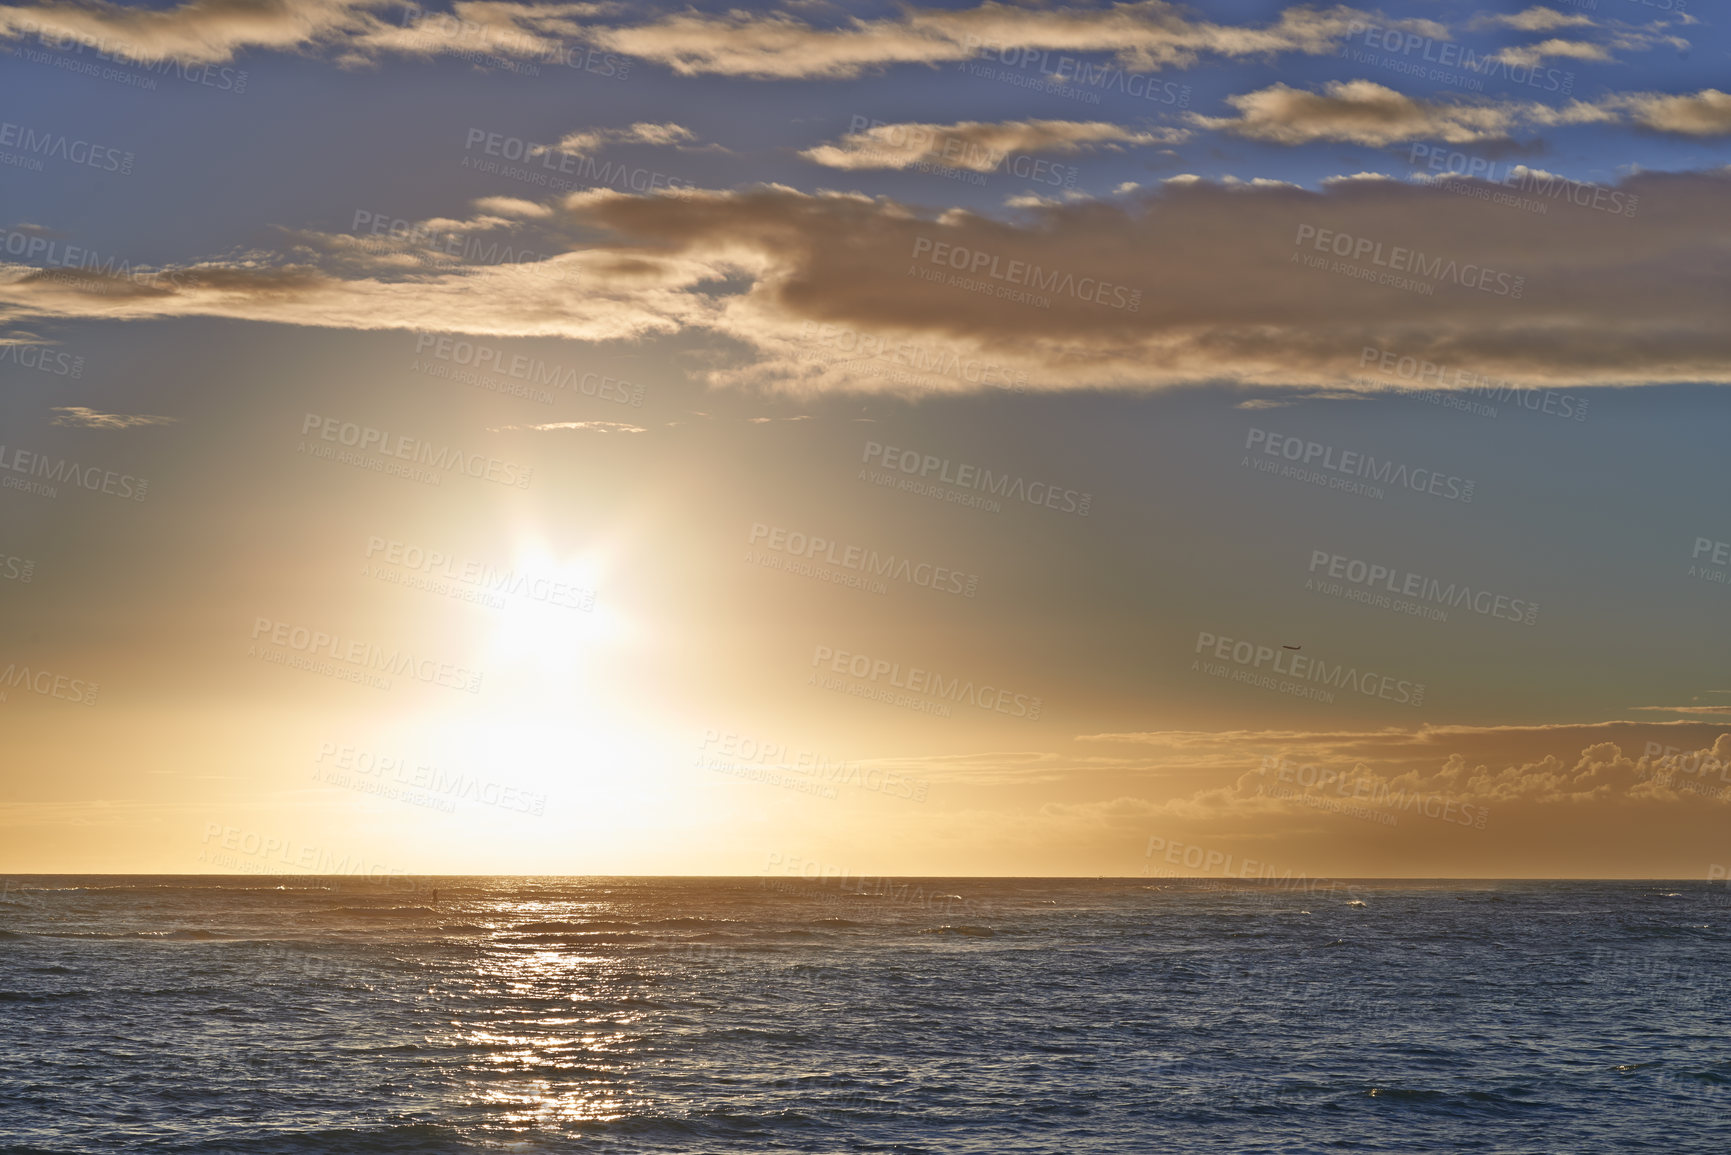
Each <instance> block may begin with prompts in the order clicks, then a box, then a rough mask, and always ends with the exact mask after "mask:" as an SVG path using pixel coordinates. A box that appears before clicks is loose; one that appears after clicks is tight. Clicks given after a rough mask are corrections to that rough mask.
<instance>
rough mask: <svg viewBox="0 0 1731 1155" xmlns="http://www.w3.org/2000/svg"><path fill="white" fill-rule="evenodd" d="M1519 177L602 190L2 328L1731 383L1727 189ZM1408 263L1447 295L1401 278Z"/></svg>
mask: <svg viewBox="0 0 1731 1155" xmlns="http://www.w3.org/2000/svg"><path fill="white" fill-rule="evenodd" d="M1498 187H1499V186H1496V185H1492V184H1484V183H1483V182H1473V181H1467V180H1464V179H1457V180H1452V181H1450V182H1448V183H1447V184H1446V185H1432V184H1422V183H1421V184H1415V183H1407V182H1399V181H1392V180H1360V181H1345V182H1337V183H1333V184H1330V185H1328V186H1327V187H1326V188H1325V189H1324V190H1323V191H1321V192H1312V191H1308V190H1304V189H1299V188H1293V187H1290V186H1285V185H1275V186H1271V185H1255V184H1238V185H1226V184H1220V183H1215V182H1211V181H1202V180H1190V181H1183V182H1176V181H1175V182H1168V183H1166V184H1164V185H1162V186H1161V187H1160V188H1159V189H1157V190H1153V191H1144V192H1137V193H1133V194H1130V195H1128V196H1125V197H1123V198H1119V199H1116V200H1113V201H1083V202H1078V203H1073V204H1062V205H1039V206H1033V207H1029V208H1027V209H1024V210H1020V212H1019V215H1018V217H1017V219H1015V220H1013V221H1007V220H1001V219H996V218H993V217H990V216H985V215H982V214H979V213H975V212H972V211H968V210H964V209H950V210H948V211H945V212H942V213H939V214H937V215H935V216H934V215H930V214H926V213H921V212H918V211H915V210H914V209H912V208H910V207H908V206H906V205H903V204H901V203H899V202H897V201H894V200H892V199H889V198H882V197H878V198H873V197H867V196H864V195H861V194H857V193H841V192H830V193H820V194H807V193H802V192H799V191H797V190H794V189H789V188H785V187H782V186H774V185H771V186H761V187H757V188H750V189H741V190H732V191H715V190H709V191H706V190H683V189H682V190H679V191H678V192H675V193H663V194H659V195H653V196H633V195H628V194H623V193H617V192H612V191H608V190H596V191H591V192H584V193H574V194H571V195H570V196H568V197H566V198H565V199H564V200H563V201H561V202H559V203H558V204H557V205H556V206H555V210H556V211H555V213H554V215H553V217H552V218H550V219H549V220H547V221H544V222H543V221H522V222H518V224H517V228H518V229H519V230H521V233H520V235H519V234H513V237H512V240H513V243H514V245H515V246H516V248H515V250H514V251H515V252H516V253H517V254H518V255H522V254H524V253H525V252H527V253H529V254H530V255H533V253H534V252H535V251H537V250H545V251H546V252H548V253H549V254H551V255H549V256H547V257H546V258H545V259H529V260H519V261H514V262H510V263H505V262H501V263H475V262H469V261H457V260H452V259H443V260H441V261H439V262H431V263H416V261H417V260H418V258H416V257H415V256H414V255H413V253H411V252H400V251H395V250H388V249H381V250H371V249H367V248H364V247H361V246H358V245H356V244H355V242H356V241H357V238H354V237H341V236H338V237H332V236H329V235H313V234H293V235H292V237H291V240H292V241H293V243H292V244H291V245H290V247H289V249H288V250H287V251H286V252H281V253H275V254H264V253H261V254H252V255H249V256H248V257H247V258H246V259H244V260H241V261H239V262H229V263H221V264H219V263H215V262H212V263H204V264H198V265H193V266H190V267H187V268H184V269H176V270H171V271H168V272H165V273H161V274H158V273H154V272H152V273H146V274H142V275H141V276H139V277H135V278H131V279H127V278H119V277H109V276H103V275H101V274H100V273H97V272H77V271H75V270H59V269H40V268H36V269H32V268H25V267H22V266H18V265H11V266H0V323H10V324H16V325H18V326H20V327H24V328H38V329H39V328H42V327H43V326H42V325H40V324H38V323H36V322H37V321H39V320H41V319H45V318H56V317H92V318H106V319H112V320H125V319H137V320H143V319H148V318H157V317H174V316H225V317H234V318H238V319H246V320H255V321H270V322H275V323H282V324H298V325H317V326H323V327H330V328H345V329H393V328H394V329H406V330H425V329H437V330H441V331H449V332H455V333H471V334H488V335H496V336H560V337H567V338H571V339H574V340H582V341H624V340H630V341H638V340H643V339H646V338H651V337H656V336H666V335H674V334H692V335H694V336H698V337H701V338H703V339H706V340H710V341H713V342H714V350H715V355H714V356H713V357H712V358H711V359H710V361H709V364H710V365H711V366H712V367H710V368H707V369H705V370H704V375H705V377H706V379H707V380H708V381H709V382H710V383H711V384H715V385H724V386H742V387H752V388H768V389H773V390H776V391H780V392H786V393H792V394H802V393H823V392H836V391H895V392H930V391H934V390H936V391H955V392H969V391H976V390H980V389H987V388H993V387H1000V388H1001V387H1009V386H1010V384H1011V383H1012V382H1014V383H1016V384H1017V386H1018V387H1034V388H1041V389H1064V388H1124V389H1132V390H1140V389H1149V388H1158V387H1161V386H1166V385H1179V384H1193V383H1198V382H1230V383H1237V384H1241V385H1250V386H1258V387H1273V388H1281V389H1298V390H1318V389H1322V390H1363V391H1373V392H1374V391H1379V390H1381V389H1383V388H1385V387H1386V386H1387V385H1389V384H1399V382H1392V381H1387V382H1385V381H1382V380H1381V379H1380V378H1375V379H1373V378H1374V372H1367V371H1366V370H1364V369H1361V368H1360V366H1361V365H1362V364H1363V361H1362V358H1361V354H1362V351H1363V350H1364V349H1365V348H1367V347H1371V348H1376V349H1389V350H1394V351H1397V352H1398V353H1399V354H1400V355H1402V356H1410V357H1413V358H1416V359H1418V360H1422V361H1427V362H1430V363H1431V364H1433V365H1435V366H1437V367H1438V369H1437V377H1438V380H1439V383H1440V384H1443V385H1444V386H1445V387H1454V388H1461V387H1465V386H1487V385H1488V386H1489V387H1491V388H1505V387H1508V386H1510V385H1522V386H1550V385H1561V384H1567V385H1570V386H1581V385H1591V384H1640V383H1649V382H1711V381H1720V382H1723V381H1731V331H1728V330H1727V328H1726V326H1725V324H1724V315H1725V311H1726V308H1727V304H1728V303H1731V270H1728V269H1727V268H1726V267H1725V266H1724V264H1723V262H1721V261H1719V260H1718V259H1717V255H1716V253H1715V251H1714V250H1712V249H1711V248H1710V247H1709V248H1703V247H1702V246H1701V245H1700V244H1699V238H1700V237H1701V236H1705V235H1712V234H1713V232H1714V230H1716V229H1718V228H1719V227H1720V225H1721V222H1722V221H1723V220H1724V218H1725V215H1726V214H1727V212H1728V211H1731V173H1724V172H1712V173H1693V174H1659V173H1642V174H1637V175H1635V176H1631V177H1629V178H1627V179H1626V180H1625V181H1624V182H1623V183H1621V184H1619V185H1617V186H1615V187H1614V188H1611V189H1607V190H1605V197H1604V198H1601V199H1603V200H1605V203H1606V204H1610V203H1611V201H1610V200H1609V197H1610V194H1612V193H1614V194H1616V196H1617V197H1619V198H1623V199H1621V200H1619V201H1617V202H1616V204H1617V205H1618V206H1620V207H1621V206H1627V205H1636V204H1638V206H1639V212H1638V213H1637V214H1636V215H1634V216H1632V217H1631V216H1627V215H1619V214H1615V213H1612V212H1609V211H1594V210H1593V209H1592V208H1589V207H1578V206H1576V205H1573V204H1571V203H1569V202H1568V200H1567V199H1566V198H1553V200H1552V203H1550V204H1549V205H1548V206H1547V207H1548V208H1549V210H1550V211H1549V212H1548V213H1547V214H1546V215H1545V216H1543V217H1535V216H1533V215H1532V214H1528V213H1523V212H1514V211H1510V210H1508V209H1507V208H1504V207H1501V206H1498V205H1495V204H1493V203H1491V202H1490V200H1489V193H1490V192H1493V191H1495V190H1496V189H1497V188H1498ZM1557 187H1559V188H1561V187H1563V186H1562V185H1561V184H1560V183H1559V184H1558V186H1557ZM1477 188H1483V189H1485V190H1486V195H1485V197H1483V198H1481V197H1478V196H1469V195H1461V192H1460V190H1461V189H1467V190H1469V191H1470V190H1473V189H1477ZM1630 198H1632V199H1630ZM1340 238H1345V240H1344V244H1345V246H1346V247H1345V249H1344V250H1341V249H1339V247H1338V246H1339V245H1340V244H1341V243H1342V241H1341V239H1340ZM339 242H340V243H339ZM939 246H943V247H942V248H940V247H939ZM1319 246H1320V247H1319ZM1397 250H1398V252H1397ZM1355 253H1356V254H1357V261H1356V263H1355V262H1354V261H1352V260H1351V259H1350V258H1351V257H1352V256H1353V255H1354V254H1355ZM405 261H408V262H409V263H408V264H405ZM1307 261H1308V262H1312V263H1319V264H1320V265H1321V266H1322V267H1320V268H1313V267H1309V266H1308V265H1307V263H1306V262H1307ZM1331 262H1332V263H1334V264H1343V263H1344V264H1349V265H1353V267H1354V268H1358V267H1359V266H1362V271H1363V272H1364V273H1366V274H1367V275H1368V276H1370V277H1371V278H1372V279H1370V280H1366V279H1364V277H1363V276H1347V275H1342V274H1341V273H1340V272H1339V271H1331V270H1330V267H1329V266H1330V263H1331ZM1379 262H1380V263H1379ZM1397 265H1398V268H1396V267H1395V266H1397ZM1486 270H1489V272H1486ZM911 273H912V274H913V275H911ZM1397 273H1398V274H1399V275H1400V276H1402V277H1406V278H1408V279H1409V280H1411V281H1412V282H1413V283H1414V284H1417V285H1418V286H1419V287H1420V288H1422V289H1424V290H1425V291H1423V292H1420V291H1413V290H1412V289H1411V288H1410V287H1401V286H1398V285H1387V284H1380V283H1377V282H1376V281H1375V278H1377V277H1382V276H1390V275H1395V274H1397ZM1493 274H1494V275H1493ZM1486 277H1489V278H1491V279H1490V280H1483V278H1486ZM1498 278H1500V279H1498ZM1517 279H1518V284H1517ZM1481 283H1482V284H1485V285H1487V286H1488V288H1481V287H1480V285H1481ZM1517 288H1518V289H1519V292H1518V294H1517V293H1516V292H1515V290H1516V289H1517ZM1132 305H1133V306H1134V307H1133V308H1132V307H1131V306H1132Z"/></svg>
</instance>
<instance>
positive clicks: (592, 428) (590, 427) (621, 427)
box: [487, 421, 649, 433]
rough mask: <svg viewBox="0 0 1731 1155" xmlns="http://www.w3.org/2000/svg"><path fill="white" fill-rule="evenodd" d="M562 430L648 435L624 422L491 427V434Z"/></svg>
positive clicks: (576, 422)
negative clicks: (514, 431) (515, 431)
mask: <svg viewBox="0 0 1731 1155" xmlns="http://www.w3.org/2000/svg"><path fill="white" fill-rule="evenodd" d="M562 429H570V430H574V431H576V432H578V433H648V432H649V430H647V429H645V428H643V427H642V426H641V425H627V424H625V423H624V422H622V421H547V422H543V423H542V424H539V425H489V426H487V431H488V432H490V433H504V432H506V431H508V430H518V431H522V432H529V433H553V432H556V431H558V430H562Z"/></svg>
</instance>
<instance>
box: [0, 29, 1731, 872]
mask: <svg viewBox="0 0 1731 1155" xmlns="http://www.w3.org/2000/svg"><path fill="white" fill-rule="evenodd" d="M1715 19H1716V17H1715V13H1714V12H1712V11H1711V10H1710V9H1709V10H1702V11H1697V10H1696V9H1695V7H1694V5H1693V4H1688V3H1685V0H1653V2H1643V3H1637V2H1635V0H1597V2H1596V3H1595V2H1594V0H1582V2H1580V3H1572V4H1555V5H1551V6H1543V5H1539V6H1532V7H1526V8H1519V7H1518V6H1514V5H1511V6H1507V7H1503V8H1488V7H1483V6H1480V5H1476V4H1466V3H1429V4H1399V5H1393V6H1387V7H1379V8H1370V7H1351V6H1346V5H1339V6H1332V7H1325V6H1320V5H1318V6H1285V7H1283V6H1280V5H1276V4H1269V3H1222V4H1212V5H1206V6H1184V5H1177V4H1167V3H1163V2H1160V0H1145V2H1140V3H1122V4H1104V3H1102V4H1073V5H1063V4H1050V3H1025V4H1017V3H995V2H988V3H983V4H977V5H974V4H967V3H958V4H953V5H942V6H933V5H927V4H918V3H910V4H905V5H899V6H890V5H873V4H849V5H841V4H835V3H830V2H828V0H790V2H788V3H784V4H782V5H780V6H778V7H767V6H766V7H761V8H752V9H732V8H727V7H725V6H721V5H692V6H672V5H669V6H664V7H655V6H650V5H641V4H621V3H610V2H602V3H561V4H528V3H515V2H510V0H474V2H464V3H458V4H456V5H454V6H452V7H449V8H447V7H431V6H429V7H420V6H416V5H413V4H404V3H399V2H390V0H359V2H356V0H306V2H301V3H257V2H243V0H192V2H189V3H185V4H180V5H172V4H161V5H152V6H144V5H118V4H109V3H103V2H100V0H95V2H91V3H79V4H71V3H48V4H42V5H35V6H0V734H4V744H3V749H4V751H5V758H4V761H3V762H0V785H3V789H0V871H10V872H23V873H30V872H37V873H50V872H132V871H139V872H153V873H210V872H215V873H229V874H274V873H354V874H364V875H367V876H370V877H385V876H389V875H396V874H405V873H409V874H419V873H504V874H527V873H552V874H761V873H771V874H777V875H782V874H785V875H794V876H803V877H807V878H828V879H834V878H847V877H869V876H881V875H1086V876H1093V875H1107V876H1133V875H1148V876H1162V875H1202V876H1208V877H1218V878H1228V877H1231V878H1246V877H1257V878H1267V877H1284V876H1291V875H1295V874H1296V875H1305V876H1313V877H1341V878H1346V877H1368V876H1387V877H1420V876H1431V877H1515V876H1537V877H1619V876H1631V877H1670V878H1723V877H1725V875H1726V874H1727V868H1726V864H1731V842H1728V840H1727V836H1726V834H1725V831H1726V830H1727V818H1728V817H1731V724H1728V721H1727V718H1728V716H1731V676H1728V671H1727V663H1726V655H1727V652H1728V649H1727V643H1728V641H1731V514H1728V513H1727V504H1726V501H1725V498H1726V496H1727V481H1726V473H1725V460H1726V457H1725V450H1724V436H1723V431H1724V429H1725V428H1726V427H1727V426H1726V422H1727V419H1728V418H1731V404H1728V402H1727V395H1726V393H1725V390H1724V388H1723V386H1724V385H1725V383H1726V382H1727V381H1731V327H1727V326H1726V324H1725V322H1724V318H1725V316H1726V315H1727V304H1728V303H1731V294H1728V292H1727V290H1728V288H1731V286H1728V283H1727V282H1728V277H1731V272H1728V270H1731V262H1728V261H1727V256H1728V255H1731V254H1728V253H1727V246H1728V244H1731V234H1728V233H1727V231H1726V230H1727V226H1726V223H1725V222H1726V221H1727V220H1728V219H1731V213H1728V211H1727V210H1728V209H1731V170H1728V169H1727V167H1726V163H1727V158H1728V150H1727V146H1728V144H1731V95H1728V94H1727V93H1726V92H1724V91H1721V90H1720V88H1719V87H1717V86H1718V85H1723V84H1725V80H1726V68H1727V64H1728V60H1727V39H1726V37H1725V35H1724V34H1723V32H1721V30H1720V29H1718V28H1716V27H1715Z"/></svg>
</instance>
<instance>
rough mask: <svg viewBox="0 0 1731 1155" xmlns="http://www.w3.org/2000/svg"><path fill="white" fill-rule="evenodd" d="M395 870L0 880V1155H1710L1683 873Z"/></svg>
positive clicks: (1725, 1131)
mask: <svg viewBox="0 0 1731 1155" xmlns="http://www.w3.org/2000/svg"><path fill="white" fill-rule="evenodd" d="M391 882H392V885H390V886H385V885H382V884H375V883H368V882H365V881H362V880H358V879H340V880H339V879H322V880H321V879H310V878H306V877H299V878H285V879H262V878H257V877H252V878H244V879H242V878H198V879H189V878H166V877H164V878H139V877H128V878H118V877H109V878H92V877H79V878H69V877H55V878H47V877H41V876H37V877H31V878H22V879H20V878H14V879H12V880H11V881H10V882H8V883H6V885H5V888H4V897H3V898H0V928H3V929H0V1151H4V1152H9V1153H21V1152H92V1153H96V1152H100V1153H103V1155H113V1153H116V1152H163V1153H166V1152H205V1153H214V1152H253V1153H266V1152H270V1153H275V1152H283V1153H291V1152H293V1153H298V1152H375V1151H393V1152H431V1153H438V1152H458V1151H463V1152H470V1151H500V1152H543V1151H545V1152H566V1151H570V1152H578V1151H593V1152H665V1151H679V1152H685V1151H691V1152H763V1151H806V1152H854V1151H886V1152H887V1151H895V1152H1095V1151H1099V1152H1125V1153H1130V1152H1134V1153H1137V1155H1145V1153H1149V1152H1189V1151H1231V1152H1336V1151H1339V1152H1416V1151H1485V1152H1498V1153H1509V1152H1545V1153H1551V1152H1596V1151H1604V1152H1629V1151H1656V1152H1659V1151H1662V1152H1714V1153H1722V1152H1725V1151H1728V1150H1731V1116H1728V1112H1727V1107H1728V1106H1731V1094H1728V1093H1727V1090H1726V1089H1727V1086H1728V1085H1731V1041H1728V1030H1727V1026H1728V1022H1727V1020H1728V1017H1731V1010H1728V1007H1731V1004H1728V1001H1727V998H1726V992H1727V989H1728V984H1731V950H1728V949H1727V948H1728V946H1731V937H1728V935H1727V927H1728V925H1731V902H1728V901H1727V897H1728V895H1727V892H1726V891H1725V890H1724V889H1723V888H1710V887H1709V886H1707V885H1704V884H1700V883H1660V884H1655V883H1520V882H1516V883H1479V882H1474V883H1437V884H1415V883H1410V882H1399V883H1377V882H1370V883H1355V884H1354V886H1353V889H1352V891H1350V892H1347V891H1332V892H1308V891H1305V890H1302V889H1294V888H1291V887H1285V888H1283V887H1279V886H1275V885H1272V884H1261V885H1257V884H1249V883H1246V884H1236V885H1234V884H1222V883H1206V882H1200V881H1175V880H1161V881H1159V882H1154V881H1151V880H1147V879H1129V880H1119V881H1101V882H1095V881H1079V880H1059V881H1052V880H1002V879H992V880H981V879H939V880H908V881H906V882H899V881H898V882H897V883H895V884H894V885H883V884H874V885H873V886H870V887H867V886H864V885H861V884H857V883H852V882H849V881H847V880H841V881H839V882H838V881H831V882H830V883H828V884H827V885H821V886H820V885H817V884H815V883H804V882H800V881H797V880H791V879H789V880H779V881H778V880H760V879H731V880H726V879H723V880H716V879H704V880H677V879H672V880H670V879H496V878H488V879H479V878H471V879H455V878H447V879H437V880H414V881H411V880H404V879H396V880H391ZM434 888H436V890H437V895H436V898H435V895H434ZM861 891H863V892H864V893H859V892H861ZM940 896H956V897H940Z"/></svg>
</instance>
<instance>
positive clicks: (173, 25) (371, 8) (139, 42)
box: [0, 0, 613, 64]
mask: <svg viewBox="0 0 1731 1155" xmlns="http://www.w3.org/2000/svg"><path fill="white" fill-rule="evenodd" d="M612 10H613V9H612V6H610V5H603V4H557V3H555V4H520V3H510V2H505V0H458V2H457V3H455V4H453V5H452V9H451V11H450V12H448V13H447V12H426V11H424V10H422V9H421V8H420V7H419V6H418V5H414V4H392V3H388V2H386V0H188V2H187V3H184V4H180V5H177V6H175V7H170V8H144V7H140V6H137V5H121V4H114V3H110V2H108V0H79V2H76V3H73V2H68V0H49V2H47V3H42V4H36V5H31V6H24V5H7V6H0V40H6V39H10V40H24V39H33V38H38V37H47V38H49V39H51V40H54V41H61V40H71V41H74V42H76V43H79V44H84V45H88V46H91V47H94V48H97V49H99V50H101V51H105V52H110V53H117V54H119V55H122V56H125V57H131V58H136V59H140V60H151V61H155V60H164V59H173V60H178V61H181V62H183V63H188V64H224V63H227V62H229V61H231V60H233V59H234V58H235V57H236V56H237V55H239V54H241V53H244V52H249V51H277V52H307V51H311V50H313V49H325V50H328V51H330V52H332V53H334V54H335V55H336V58H337V59H338V60H340V61H342V62H344V63H350V64H353V63H366V62H369V61H372V60H375V59H377V58H379V57H380V56H383V55H391V54H395V55H409V56H423V57H431V56H439V55H447V54H461V55H465V56H470V57H473V56H476V55H487V54H496V55H498V56H503V57H515V58H536V57H543V58H551V57H554V56H556V55H557V54H559V53H560V52H561V51H562V49H563V46H564V45H565V44H566V43H568V42H570V41H571V40H573V39H577V38H579V37H581V35H582V33H583V32H584V25H582V24H581V23H579V22H578V21H579V20H580V19H583V18H588V17H593V16H597V15H601V14H604V13H607V12H610V11H612ZM381 14H382V15H381Z"/></svg>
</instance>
